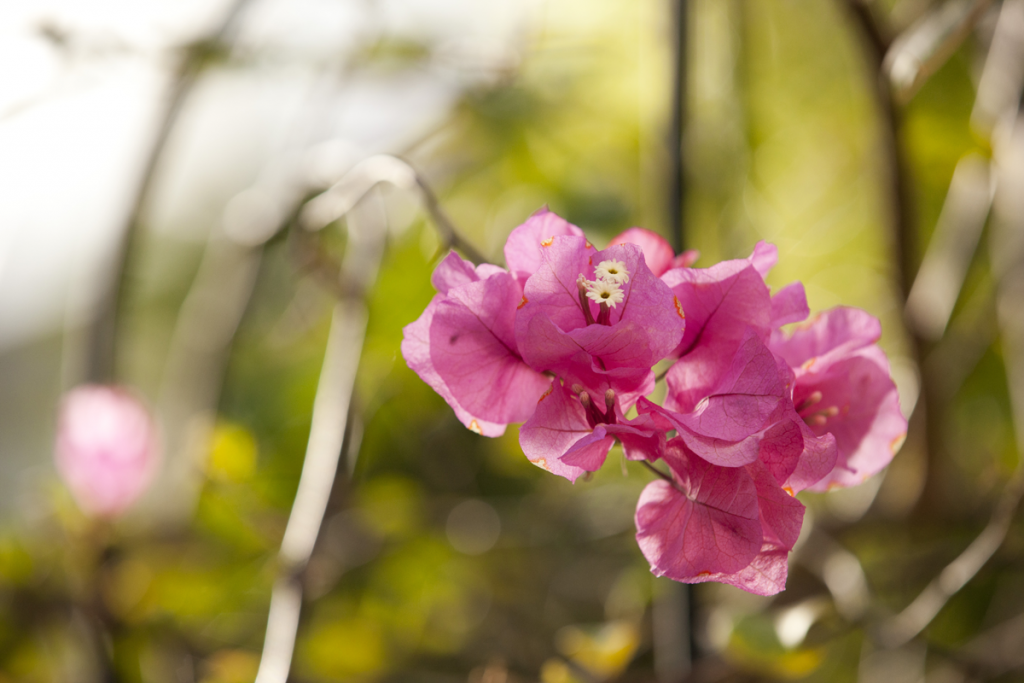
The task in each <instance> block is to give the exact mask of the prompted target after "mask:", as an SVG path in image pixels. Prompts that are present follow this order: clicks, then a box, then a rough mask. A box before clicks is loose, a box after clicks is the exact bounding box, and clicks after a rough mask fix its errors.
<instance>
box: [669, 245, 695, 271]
mask: <svg viewBox="0 0 1024 683" xmlns="http://www.w3.org/2000/svg"><path fill="white" fill-rule="evenodd" d="M699 258H700V252H699V251H697V250H696V249H687V250H686V251H684V252H683V253H682V254H680V255H679V256H676V257H675V258H674V259H672V268H689V267H690V266H692V265H693V264H694V263H696V262H697V259H699Z"/></svg>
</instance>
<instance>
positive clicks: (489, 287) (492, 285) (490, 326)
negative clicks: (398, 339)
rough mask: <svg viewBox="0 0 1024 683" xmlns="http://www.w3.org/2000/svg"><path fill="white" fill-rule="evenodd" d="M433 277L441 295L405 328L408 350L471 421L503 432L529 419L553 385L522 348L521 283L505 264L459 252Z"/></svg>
mask: <svg viewBox="0 0 1024 683" xmlns="http://www.w3.org/2000/svg"><path fill="white" fill-rule="evenodd" d="M431 280H432V282H433V284H434V287H435V288H436V289H437V290H438V292H439V294H437V295H436V296H435V297H434V298H433V300H431V302H430V304H429V305H428V306H427V309H426V310H425V311H424V312H423V315H421V316H420V318H419V319H418V320H416V321H415V322H413V323H411V324H410V325H407V326H406V327H405V329H404V330H403V335H404V339H403V341H402V355H403V356H404V357H405V361H406V363H408V364H409V367H410V368H411V369H412V370H413V371H414V372H416V374H418V375H419V376H420V378H421V379H423V381H424V382H426V383H427V384H429V385H430V386H431V387H433V389H434V390H435V391H436V392H437V393H438V394H440V395H441V397H442V398H444V399H445V401H447V402H448V405H450V406H451V407H452V409H453V410H454V411H455V414H456V416H457V417H458V418H459V420H460V421H461V422H462V423H463V424H464V425H466V427H468V428H469V429H471V430H473V431H475V432H477V433H479V434H484V435H485V436H498V435H500V434H502V433H504V431H505V426H506V425H507V424H508V423H510V422H522V421H524V420H526V419H527V418H528V417H529V416H530V415H531V414H532V413H533V409H534V407H535V406H536V403H537V399H538V397H539V396H540V395H541V394H542V393H544V391H545V390H546V389H547V387H548V385H549V384H550V380H549V379H548V378H547V377H545V376H544V375H542V374H541V373H539V372H536V371H534V370H532V369H531V368H530V367H529V366H528V365H527V364H526V363H524V362H523V359H522V357H521V356H520V354H519V351H518V349H517V347H516V341H515V334H514V321H515V317H516V308H517V306H518V305H519V303H520V301H521V300H522V291H521V289H520V287H519V284H518V283H517V282H516V280H515V279H514V278H513V277H512V276H511V275H509V274H508V273H507V272H506V271H505V270H504V269H502V268H499V267H497V266H492V265H486V264H485V265H481V266H478V267H476V268H474V267H473V265H472V264H471V263H469V262H468V261H465V260H464V259H462V258H461V257H460V256H459V255H458V254H456V253H454V252H452V253H450V254H448V256H446V257H445V258H444V260H442V261H441V263H440V264H438V266H437V268H436V269H435V270H434V274H433V277H432V278H431Z"/></svg>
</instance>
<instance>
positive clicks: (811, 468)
mask: <svg viewBox="0 0 1024 683" xmlns="http://www.w3.org/2000/svg"><path fill="white" fill-rule="evenodd" d="M800 429H801V432H802V433H803V437H804V448H803V451H802V452H801V454H800V460H799V462H798V463H797V466H796V468H795V469H794V470H793V473H792V474H790V475H789V477H788V478H787V479H786V481H785V486H786V487H787V488H789V490H790V491H793V492H794V493H800V492H801V491H803V490H804V489H807V488H811V487H812V486H813V485H814V484H816V483H818V482H819V481H821V480H822V479H823V478H825V477H826V476H827V475H828V474H829V473H830V472H832V471H833V470H834V469H835V467H836V464H837V463H838V462H839V449H838V448H837V447H836V438H835V437H834V436H832V435H831V434H822V435H821V436H816V435H815V434H814V432H812V431H811V430H810V428H808V427H807V425H805V424H804V423H803V422H802V421H801V422H800Z"/></svg>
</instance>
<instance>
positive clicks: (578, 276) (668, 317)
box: [515, 235, 685, 410]
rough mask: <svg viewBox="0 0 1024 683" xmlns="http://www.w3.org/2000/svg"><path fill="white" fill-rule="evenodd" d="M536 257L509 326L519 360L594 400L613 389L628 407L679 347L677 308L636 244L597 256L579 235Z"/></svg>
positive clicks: (545, 246) (544, 247) (545, 247)
mask: <svg viewBox="0 0 1024 683" xmlns="http://www.w3.org/2000/svg"><path fill="white" fill-rule="evenodd" d="M540 256H541V258H540V266H539V268H538V270H537V271H536V272H535V273H534V274H533V275H532V276H531V277H530V279H529V280H528V281H527V283H526V287H525V289H524V291H523V306H522V308H521V309H520V311H519V314H518V315H517V316H516V321H515V327H516V341H517V343H518V345H519V348H520V350H521V351H522V355H523V359H524V360H525V361H526V362H527V363H529V364H530V366H531V367H533V368H534V369H536V370H539V371H545V372H550V373H552V374H555V375H558V376H560V377H562V378H563V379H565V380H566V381H567V382H568V383H569V384H570V385H572V384H580V385H582V386H584V387H588V388H590V389H592V390H595V391H596V392H597V395H599V396H600V395H603V394H604V392H605V391H606V390H607V389H611V390H612V391H614V392H615V394H616V396H617V397H618V400H619V404H620V405H621V406H622V409H623V410H627V409H628V408H629V407H630V406H631V405H632V404H633V402H635V401H636V399H637V398H638V397H639V396H642V395H643V394H646V393H649V392H650V391H651V390H652V389H653V385H654V375H653V373H652V372H651V367H652V366H653V365H654V364H655V363H657V362H658V361H659V360H661V359H662V358H664V357H665V356H667V355H668V354H669V353H670V352H671V351H672V349H674V348H675V347H676V346H677V345H678V344H679V340H680V338H681V337H682V333H683V328H684V327H685V320H684V317H683V312H682V309H681V308H679V306H678V305H677V302H676V301H675V299H674V298H673V296H672V292H671V291H669V289H668V287H667V286H665V284H664V283H662V282H661V281H660V280H658V278H656V277H654V274H653V273H651V271H650V269H649V268H648V267H647V265H646V264H645V262H644V255H643V252H642V251H641V250H640V248H639V247H637V246H636V245H633V244H625V245H618V246H612V247H609V248H608V249H605V250H604V251H596V250H595V249H594V247H593V246H591V244H590V243H589V242H587V241H586V240H585V239H584V238H582V237H575V236H571V235H569V236H561V237H558V236H556V237H553V238H551V239H549V240H545V241H544V242H542V243H541V252H540Z"/></svg>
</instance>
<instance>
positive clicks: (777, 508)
mask: <svg viewBox="0 0 1024 683" xmlns="http://www.w3.org/2000/svg"><path fill="white" fill-rule="evenodd" d="M747 472H748V473H749V474H750V476H751V478H753V480H754V487H755V488H756V489H757V500H758V508H759V509H760V514H761V526H762V529H763V532H764V536H765V541H769V542H772V543H774V544H776V545H778V546H780V547H782V548H785V549H786V550H792V549H793V546H794V545H795V544H796V540H797V538H799V536H800V527H801V525H802V524H803V520H804V506H803V503H801V502H800V501H799V500H797V499H796V498H794V497H793V494H791V493H788V492H787V491H785V490H784V489H783V488H782V487H781V486H779V483H778V481H777V480H776V479H775V477H773V476H772V474H771V472H769V471H768V468H767V467H765V466H764V465H763V464H762V463H760V462H755V463H752V464H750V465H747Z"/></svg>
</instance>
